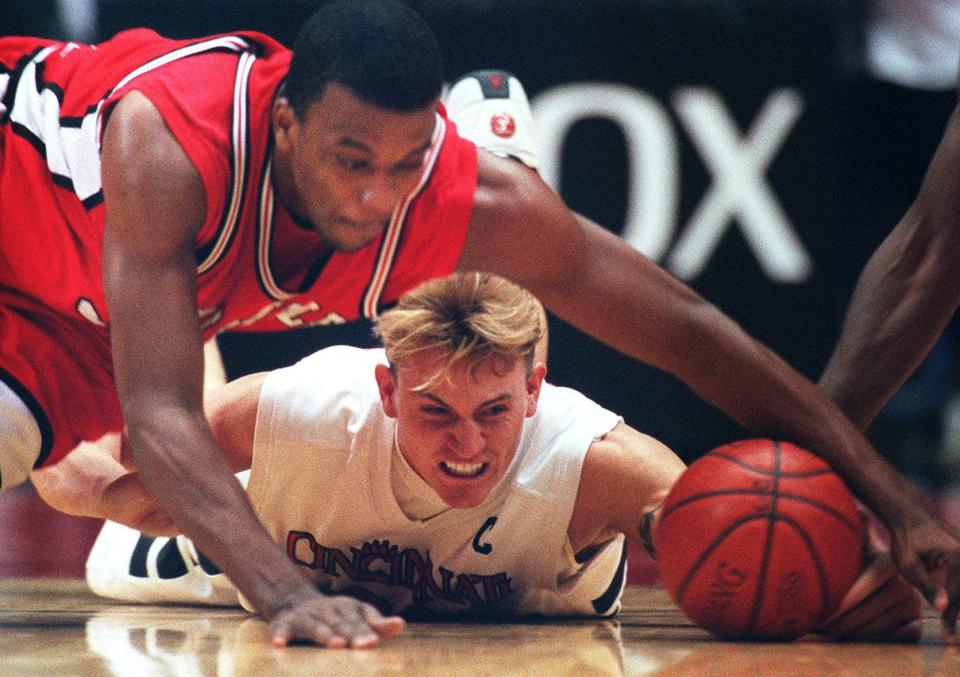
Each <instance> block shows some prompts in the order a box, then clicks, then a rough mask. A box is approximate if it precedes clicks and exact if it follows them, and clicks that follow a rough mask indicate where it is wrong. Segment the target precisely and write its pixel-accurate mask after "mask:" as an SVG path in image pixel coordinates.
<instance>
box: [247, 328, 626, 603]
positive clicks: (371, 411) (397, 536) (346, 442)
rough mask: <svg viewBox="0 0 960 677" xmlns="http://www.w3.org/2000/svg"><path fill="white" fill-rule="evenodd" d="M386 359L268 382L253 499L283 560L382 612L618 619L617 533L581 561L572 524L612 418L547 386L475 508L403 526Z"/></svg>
mask: <svg viewBox="0 0 960 677" xmlns="http://www.w3.org/2000/svg"><path fill="white" fill-rule="evenodd" d="M385 361H386V360H385V357H384V353H383V351H382V350H363V349H358V348H349V347H335V348H328V349H326V350H322V351H320V352H318V353H315V354H314V355H311V356H310V357H307V358H305V359H304V360H301V361H300V362H299V363H297V364H296V365H294V366H292V367H288V368H285V369H281V370H278V371H275V372H272V373H271V374H270V375H269V376H267V378H266V380H265V381H264V384H263V388H262V391H261V395H260V406H259V409H258V414H257V424H256V433H255V436H254V453H253V464H252V468H251V474H250V481H249V485H248V492H249V495H250V499H251V502H252V503H253V506H254V509H255V511H256V513H257V515H258V517H259V518H260V520H261V522H262V523H263V524H264V526H265V527H266V529H267V531H268V532H269V533H270V534H271V536H272V537H273V538H274V539H276V541H277V542H278V543H280V544H281V546H282V547H284V549H285V550H286V552H287V554H288V555H289V556H290V557H291V559H293V560H294V561H295V562H296V563H297V564H299V565H300V566H301V567H302V568H303V569H304V570H305V572H306V573H307V574H308V575H309V576H310V578H311V579H312V580H313V581H314V582H315V583H316V585H317V586H318V587H319V588H320V589H321V590H323V591H325V592H330V593H336V592H342V593H345V594H352V595H354V596H357V597H359V598H360V599H364V600H367V601H371V602H374V603H377V604H378V605H379V606H380V607H381V609H384V610H386V611H388V612H390V613H401V612H405V613H408V614H416V613H421V612H422V613H424V614H427V615H439V616H450V615H454V616H469V617H510V616H514V617H515V616H519V615H527V614H544V615H551V616H558V615H559V616H583V615H589V616H608V615H612V614H614V613H616V612H617V611H618V610H619V608H620V595H621V593H622V590H623V586H624V582H625V580H626V549H625V546H624V537H623V535H620V536H618V537H617V538H616V539H614V540H612V541H610V542H609V543H607V544H606V545H605V546H604V547H602V548H601V549H600V550H599V552H597V553H596V554H595V555H594V556H593V557H592V558H591V559H590V560H589V561H587V562H585V563H578V562H576V561H575V560H574V557H573V552H572V550H571V547H570V543H569V539H568V538H567V528H568V526H569V523H570V517H571V514H572V512H573V506H574V502H575V499H576V495H577V489H578V486H579V483H580V472H581V467H582V464H583V459H584V456H585V455H586V452H587V449H588V448H589V446H590V444H591V443H592V442H593V441H594V440H596V439H598V438H599V437H601V436H602V435H604V434H606V433H607V432H608V431H610V430H611V429H612V428H613V427H614V426H615V425H616V424H617V422H618V421H619V420H620V418H619V417H618V416H616V415H615V414H613V413H612V412H609V411H607V410H606V409H603V408H602V407H600V406H599V405H597V404H595V403H594V402H592V401H590V400H589V399H587V398H586V397H584V396H583V395H580V394H579V393H577V392H575V391H573V390H569V389H566V388H558V387H555V386H551V385H549V384H546V383H545V384H544V385H543V388H542V391H541V393H540V401H539V405H538V407H537V412H536V414H535V415H534V416H532V417H530V418H527V419H525V423H524V428H523V433H522V436H521V439H520V445H519V449H518V450H517V454H516V456H515V457H514V459H513V462H512V463H511V465H510V467H509V468H508V469H507V472H506V473H505V475H504V477H503V478H501V481H500V482H499V483H498V484H497V486H496V487H494V489H493V490H492V491H491V492H490V494H489V495H488V496H487V498H486V499H485V500H484V501H483V503H481V504H480V505H478V506H476V507H474V508H469V509H450V510H446V511H444V512H442V513H440V514H439V515H436V516H434V517H431V518H429V519H426V520H416V519H413V520H411V519H409V518H407V516H406V515H405V514H404V512H403V511H402V510H401V508H400V506H399V504H398V502H397V499H396V496H395V495H394V491H393V489H392V484H391V481H390V463H391V456H392V454H391V451H392V445H393V440H394V428H395V420H394V419H391V418H389V417H387V416H386V414H385V413H384V411H383V407H382V406H381V402H380V397H379V394H378V390H377V384H376V381H375V380H374V377H373V373H374V366H375V365H376V364H378V363H385Z"/></svg>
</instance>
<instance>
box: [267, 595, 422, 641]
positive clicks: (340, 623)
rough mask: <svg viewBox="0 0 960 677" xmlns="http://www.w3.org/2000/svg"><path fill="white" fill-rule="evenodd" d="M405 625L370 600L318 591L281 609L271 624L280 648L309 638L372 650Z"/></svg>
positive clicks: (273, 635) (397, 632)
mask: <svg viewBox="0 0 960 677" xmlns="http://www.w3.org/2000/svg"><path fill="white" fill-rule="evenodd" d="M404 625H405V623H404V620H403V619H402V618H400V617H399V616H384V615H382V614H381V613H380V612H379V611H378V610H377V609H376V607H374V606H372V605H370V604H367V603H366V602H361V601H359V600H356V599H353V598H352V597H343V596H328V595H323V594H321V593H317V594H316V595H312V596H310V597H309V598H308V599H304V600H302V601H299V602H298V603H297V604H295V605H293V606H292V607H289V608H286V609H284V610H282V611H280V612H278V613H277V614H276V615H274V617H273V618H272V619H271V620H270V622H269V626H268V627H269V632H270V637H271V639H272V640H273V644H274V646H277V647H282V646H286V645H287V644H288V643H290V642H292V641H297V640H306V641H310V642H313V643H315V644H318V645H320V646H326V647H331V648H336V647H349V648H353V649H368V648H371V647H374V646H376V645H377V644H378V643H379V642H380V638H386V637H394V636H396V635H398V634H400V633H401V632H402V631H403V628H404Z"/></svg>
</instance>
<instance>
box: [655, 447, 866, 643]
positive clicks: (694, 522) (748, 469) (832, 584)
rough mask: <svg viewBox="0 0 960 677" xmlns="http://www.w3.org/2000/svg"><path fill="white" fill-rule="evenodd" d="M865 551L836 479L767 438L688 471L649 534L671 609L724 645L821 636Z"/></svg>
mask: <svg viewBox="0 0 960 677" xmlns="http://www.w3.org/2000/svg"><path fill="white" fill-rule="evenodd" d="M863 543H864V529H863V524H862V521H861V518H860V515H859V513H858V511H857V507H856V504H855V503H854V499H853V496H852V494H851V493H850V491H849V490H848V489H847V487H846V485H844V483H843V481H842V480H841V479H840V477H839V476H838V475H837V474H836V473H835V472H834V471H833V470H832V469H831V468H830V466H829V465H827V463H826V462H824V461H823V460H822V459H820V458H819V457H817V456H815V455H814V454H812V453H810V452H809V451H806V450H805V449H802V448H800V447H798V446H796V445H793V444H791V443H789V442H779V441H774V440H769V439H753V440H744V441H740V442H734V443H731V444H727V445H724V446H722V447H718V448H716V449H714V450H713V451H711V452H709V453H708V454H706V455H705V456H703V457H701V458H700V459H698V460H697V461H695V462H694V463H692V464H691V465H690V466H689V467H688V468H687V470H686V471H685V472H684V473H683V475H681V476H680V478H679V479H678V480H677V482H676V484H674V486H673V487H672V489H671V490H670V494H669V495H668V496H667V499H666V501H665V502H664V504H663V509H662V512H661V515H660V520H659V522H658V524H657V530H656V533H655V534H654V544H655V547H656V552H657V563H658V566H659V568H660V574H661V576H662V578H663V581H664V585H665V586H666V588H667V590H668V591H669V592H670V595H671V596H672V597H673V600H674V601H675V602H676V603H677V605H678V606H679V607H680V609H681V610H682V611H683V612H684V614H686V615H687V617H688V618H689V619H690V620H692V621H693V622H694V623H696V624H697V625H699V626H700V627H702V628H704V629H706V630H708V631H710V632H711V633H713V634H714V635H717V636H718V637H722V638H726V639H751V640H790V639H794V638H796V637H799V636H801V635H804V634H806V633H808V632H810V631H811V630H814V629H816V628H817V627H819V626H820V625H821V624H822V623H823V622H824V621H825V620H826V619H827V618H828V617H829V616H830V614H831V613H833V611H834V610H836V608H837V607H838V606H839V604H840V601H841V600H842V598H843V596H844V594H845V593H846V592H847V590H848V589H849V588H850V586H851V585H852V584H853V582H854V580H856V578H857V576H858V575H859V574H860V571H861V568H862V559H863Z"/></svg>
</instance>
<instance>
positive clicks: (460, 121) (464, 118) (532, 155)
mask: <svg viewBox="0 0 960 677" xmlns="http://www.w3.org/2000/svg"><path fill="white" fill-rule="evenodd" d="M444 106H446V108H447V115H448V116H449V117H450V119H451V120H453V122H454V123H455V124H456V125H457V131H458V132H459V133H460V136H461V137H463V138H465V139H469V140H470V141H473V142H474V143H475V144H477V146H478V147H480V148H483V149H484V150H487V151H490V152H491V153H494V154H496V155H500V156H501V157H512V158H516V159H517V160H520V162H522V163H523V164H525V165H527V166H528V167H531V168H533V169H536V168H537V166H538V164H539V163H538V161H537V152H536V133H535V129H534V124H533V113H532V112H531V110H530V102H529V101H527V94H526V92H524V91H523V85H521V84H520V81H519V80H518V79H517V78H516V76H514V75H512V74H510V73H508V72H506V71H500V70H483V71H474V72H473V73H469V74H467V75H465V76H463V77H462V78H460V79H459V80H457V82H455V83H454V84H453V86H452V87H450V91H449V92H448V93H447V96H446V100H445V101H444Z"/></svg>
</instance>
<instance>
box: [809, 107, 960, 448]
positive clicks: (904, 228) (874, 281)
mask: <svg viewBox="0 0 960 677" xmlns="http://www.w3.org/2000/svg"><path fill="white" fill-rule="evenodd" d="M958 304H960V107H958V108H957V109H956V110H954V112H953V115H952V116H951V118H950V121H949V123H948V124H947V129H946V132H945V133H944V136H943V139H942V140H941V142H940V146H939V148H938V149H937V151H936V153H935V154H934V156H933V160H932V161H931V163H930V166H929V167H928V169H927V174H926V176H925V177H924V180H923V184H922V186H921V188H920V192H919V194H918V195H917V198H916V200H915V201H914V203H913V205H911V207H910V209H909V210H908V211H907V213H906V214H905V215H904V217H903V219H901V221H900V223H898V224H897V226H896V227H895V228H894V229H893V231H892V232H891V233H890V235H888V236H887V238H886V239H885V240H884V241H883V243H882V244H881V245H880V247H879V248H878V249H877V250H876V251H875V252H874V253H873V255H872V257H871V258H870V260H869V262H868V263H867V265H866V267H865V268H864V269H863V272H862V273H861V274H860V278H859V280H858V281H857V285H856V288H855V289H854V292H853V297H852V299H851V301H850V307H849V308H848V310H847V314H846V318H845V320H844V323H843V330H842V332H841V335H840V339H839V341H838V342H837V345H836V348H835V349H834V353H833V355H832V356H831V358H830V361H829V362H828V364H827V367H826V369H825V370H824V373H823V376H822V377H821V378H820V387H821V388H822V389H823V390H824V391H825V392H826V393H827V395H828V396H830V398H831V399H833V400H834V401H835V402H836V403H837V404H838V405H840V408H841V409H843V411H844V412H846V414H847V415H848V416H849V417H850V419H851V420H852V421H853V422H854V423H856V424H857V425H858V426H859V427H860V428H861V429H866V428H867V426H869V425H870V422H871V421H873V419H874V417H875V416H876V415H877V412H879V411H880V408H881V407H882V406H883V405H884V403H885V402H886V401H887V400H888V399H889V398H890V396H891V395H893V393H894V392H896V391H897V389H898V388H900V386H901V385H903V383H904V381H906V379H907V378H908V377H909V376H910V374H911V373H912V372H913V371H914V369H916V367H917V365H918V364H919V363H920V361H921V360H922V359H923V357H924V356H925V355H926V354H927V353H928V352H929V351H930V348H931V347H932V346H933V344H934V343H935V342H936V340H937V339H938V338H939V336H940V334H941V333H942V332H943V329H944V327H945V326H946V324H947V321H948V320H949V319H950V317H951V315H953V313H954V311H955V310H956V308H957V305H958Z"/></svg>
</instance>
